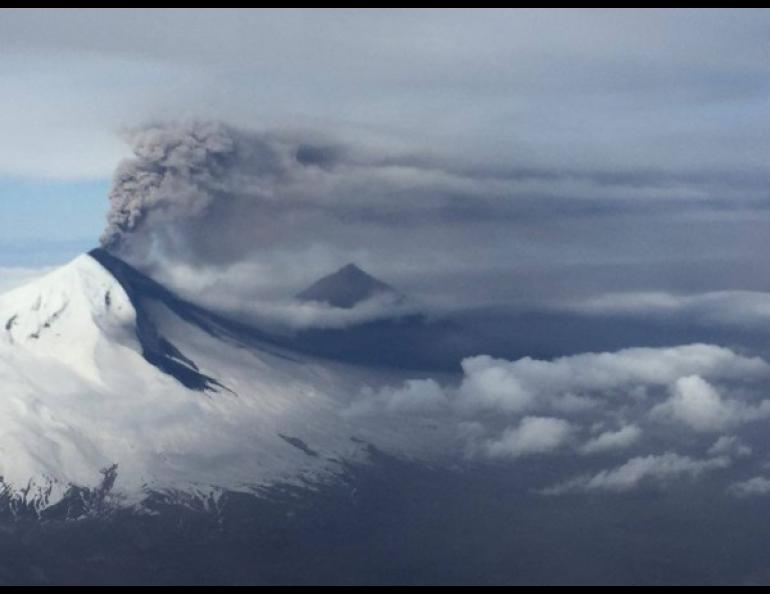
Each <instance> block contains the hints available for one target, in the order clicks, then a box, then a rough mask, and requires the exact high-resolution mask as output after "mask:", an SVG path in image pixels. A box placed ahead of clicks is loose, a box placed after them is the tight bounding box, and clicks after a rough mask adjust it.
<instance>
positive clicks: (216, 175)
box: [101, 123, 288, 250]
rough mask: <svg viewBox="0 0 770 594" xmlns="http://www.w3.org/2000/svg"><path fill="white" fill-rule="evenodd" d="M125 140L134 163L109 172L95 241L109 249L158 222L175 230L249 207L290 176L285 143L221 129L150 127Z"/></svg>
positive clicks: (122, 245)
mask: <svg viewBox="0 0 770 594" xmlns="http://www.w3.org/2000/svg"><path fill="white" fill-rule="evenodd" d="M126 139H127V141H128V142H129V144H130V145H131V148H132V149H133V152H134V158H132V159H128V160H125V161H123V162H122V163H121V164H120V165H119V167H118V169H117V171H116V173H115V176H114V179H113V183H112V188H111V189H110V193H109V200H110V210H109V213H108V215H107V222H108V224H107V228H106V229H105V231H104V233H103V234H102V237H101V242H102V245H103V246H104V247H107V248H109V249H113V250H121V249H125V248H127V247H128V248H130V247H132V245H131V244H133V243H135V242H134V241H133V235H139V236H141V235H142V234H144V233H147V232H148V231H154V232H157V231H158V227H159V225H158V224H159V223H160V224H161V225H166V226H168V227H174V226H178V225H183V224H186V223H190V222H192V221H206V220H213V219H215V218H216V216H217V215H218V214H219V213H221V212H222V211H227V210H228V209H229V210H235V209H238V208H243V207H244V206H245V207H252V208H253V207H254V206H256V205H257V203H258V202H259V201H260V200H269V199H270V198H271V195H272V189H273V186H274V185H275V183H276V181H277V180H278V179H281V178H283V177H285V176H286V175H287V173H288V167H287V164H286V160H288V155H286V152H285V150H286V147H285V145H283V144H282V143H280V142H279V141H277V140H276V139H270V138H268V137H267V136H261V135H258V134H254V133H246V132H243V131H238V130H235V129H234V128H231V127H228V126H225V125H223V124H213V123H195V124H187V125H158V126H150V127H147V128H142V129H136V130H132V131H130V132H128V133H126ZM244 200H249V201H251V202H252V204H241V202H243V201H244ZM153 226H155V228H152V227H153Z"/></svg>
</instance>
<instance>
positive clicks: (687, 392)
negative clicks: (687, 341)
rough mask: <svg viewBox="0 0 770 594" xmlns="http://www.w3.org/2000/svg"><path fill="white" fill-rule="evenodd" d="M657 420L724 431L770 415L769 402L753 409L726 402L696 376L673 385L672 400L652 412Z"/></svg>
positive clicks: (742, 404) (764, 401)
mask: <svg viewBox="0 0 770 594" xmlns="http://www.w3.org/2000/svg"><path fill="white" fill-rule="evenodd" d="M651 414H652V415H653V416H654V417H657V418H661V419H667V418H668V419H672V420H674V421H678V422H680V423H684V424H685V425H687V426H689V427H690V428H692V429H694V430H695V431H704V432H708V431H721V430H723V429H725V428H727V427H732V426H734V425H737V424H740V423H742V422H746V421H751V420H755V419H758V418H763V417H766V416H768V415H770V401H766V400H763V401H762V402H761V403H759V404H758V405H756V406H750V405H747V404H745V403H742V402H738V401H737V400H731V399H724V398H722V397H721V396H720V394H719V392H718V391H717V390H716V388H715V387H714V386H712V385H711V384H710V383H709V382H707V381H705V380H704V379H703V378H701V377H699V376H697V375H691V376H686V377H681V378H679V379H677V380H676V382H674V385H673V387H672V394H671V397H670V398H669V399H668V400H667V401H666V402H664V403H662V404H659V405H657V406H656V407H654V408H653V409H652V411H651Z"/></svg>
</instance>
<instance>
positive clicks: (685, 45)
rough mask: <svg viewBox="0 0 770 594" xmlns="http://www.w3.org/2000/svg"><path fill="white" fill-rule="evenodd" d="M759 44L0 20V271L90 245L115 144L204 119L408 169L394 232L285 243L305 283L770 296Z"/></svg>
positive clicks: (532, 30) (483, 29) (726, 29)
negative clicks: (724, 291)
mask: <svg viewBox="0 0 770 594" xmlns="http://www.w3.org/2000/svg"><path fill="white" fill-rule="evenodd" d="M768 32H770V13H768V12H766V11H749V10H736V11H697V12H693V11H673V10H663V11H652V10H647V11H636V10H620V11H600V10H584V11H556V10H548V11H524V10H508V11H497V10H476V11H459V10H441V11H384V10H359V11H328V10H326V11H321V10H293V11H289V10H272V11H267V10H260V11H242V10H227V11H225V10H222V11H211V10H209V11H191V10H185V11H181V10H167V11H156V10H102V11H92V10H66V11H64V10H61V11H57V10H45V11H33V10H7V9H4V10H2V12H0V81H1V82H2V89H3V92H2V93H1V94H0V135H1V137H2V138H3V142H2V143H0V209H2V216H0V266H14V265H18V266H29V265H49V264H54V263H57V262H60V261H63V260H65V259H66V258H68V257H70V256H72V255H74V254H76V253H77V252H78V251H81V250H83V249H86V248H87V247H89V246H91V245H95V244H96V242H97V238H98V236H99V234H100V233H101V231H102V227H103V220H104V215H105V213H106V211H107V208H108V204H107V199H106V194H107V191H108V188H109V185H110V178H111V176H112V173H113V171H114V169H115V167H116V165H117V163H118V161H119V160H120V159H122V158H124V157H127V156H129V155H130V154H131V151H130V148H129V146H128V145H127V144H126V143H125V142H124V140H123V139H122V138H121V136H120V134H119V132H120V131H121V130H123V129H125V128H129V127H135V126H141V125H145V124H147V123H148V122H153V123H157V122H165V121H170V120H180V119H203V120H218V121H224V122H227V123H229V124H231V125H233V126H236V127H238V128H247V129H252V130H257V131H259V130H270V131H276V130H278V131H281V132H282V133H284V134H285V133H292V134H297V135H315V136H313V137H318V136H319V135H320V136H322V137H323V138H331V139H333V142H334V144H335V145H339V146H343V147H345V150H346V151H347V154H350V153H354V154H366V155H369V156H371V155H374V157H376V158H380V159H385V160H387V159H391V161H392V160H397V161H398V162H399V163H402V164H403V163H408V164H409V167H410V168H411V169H414V171H412V170H411V169H410V171H409V173H410V176H411V177H409V176H405V177H404V180H403V181H400V182H399V183H398V186H397V190H398V195H399V199H398V200H396V201H394V205H395V206H394V207H393V209H392V212H389V219H388V221H387V222H383V221H382V220H381V217H380V219H378V220H377V221H369V220H365V221H364V222H363V224H360V225H358V227H357V229H358V230H359V231H358V233H354V232H346V231H345V230H344V229H340V228H338V226H330V227H329V229H330V231H329V233H328V234H326V235H324V234H319V235H317V236H314V237H313V238H312V241H310V240H308V239H307V237H306V236H305V237H299V236H298V237H293V236H291V234H288V235H286V236H284V237H283V241H282V242H280V245H279V246H276V249H277V248H278V247H280V249H281V250H283V252H286V251H287V250H288V251H289V252H292V249H293V252H294V253H295V254H296V255H297V258H301V259H302V261H303V262H305V263H307V262H312V268H314V269H315V272H317V268H318V267H319V266H335V265H337V264H344V263H345V261H347V260H349V259H356V260H359V261H361V263H362V264H364V265H366V266H367V267H368V268H370V269H373V272H375V273H377V274H379V275H380V276H384V277H386V278H387V280H390V281H391V282H397V283H398V284H400V285H402V286H405V287H406V289H408V290H410V291H413V292H416V293H418V294H428V293H431V292H436V290H437V288H439V287H441V288H442V289H443V290H446V291H448V292H449V293H450V294H451V295H460V294H462V295H464V296H466V297H467V298H468V299H471V300H483V299H486V300H504V299H509V298H511V297H515V296H522V295H524V296H525V297H527V296H534V297H541V296H554V295H556V296H559V295H560V294H561V293H563V292H565V291H566V292H573V293H601V292H602V291H605V290H610V289H614V290H617V289H624V288H627V289H634V290H639V289H655V290H672V291H701V290H712V289H719V288H743V289H746V288H748V289H770V282H767V281H765V278H764V277H765V276H770V275H766V274H765V268H764V262H765V261H766V256H765V254H767V253H770V240H769V239H768V238H769V237H770V233H768V231H770V216H769V215H770V211H769V210H768V205H769V204H770V200H768V191H767V188H768V183H767V182H768V181H770V180H769V179H768V178H769V177H770V176H769V175H768V159H767V157H768V154H770V150H769V149H770V134H768V132H769V131H770V130H768V128H770V118H768V116H769V115H770V110H769V108H770V60H769V59H768V57H770V56H768V53H769V51H770V36H769V35H768ZM374 157H372V158H374ZM415 171H416V173H415ZM437 171H439V172H440V174H441V175H439V174H437V173H436V172H437ZM344 173H345V172H344V171H343V172H341V173H339V172H338V173H337V178H335V184H342V185H343V186H344V187H348V186H345V180H342V181H340V180H339V179H338V178H339V176H344ZM369 173H370V172H369ZM369 173H367V175H368V174H369ZM392 173H393V172H392V171H389V172H388V175H389V176H391V177H390V178H389V179H391V180H392ZM442 176H443V177H442ZM447 178H451V180H450V181H451V182H452V185H451V189H452V192H453V194H452V197H451V201H450V200H448V199H447V196H446V195H445V194H446V192H448V189H447V188H449V187H450V186H448V184H449V182H448V181H447ZM365 179H369V178H365ZM372 179H373V181H376V180H377V179H379V177H378V176H377V175H375V176H374V177H373V178H372ZM410 183H412V184H414V188H415V190H414V192H411V191H410ZM333 187H335V188H336V187H338V185H334V186H333ZM458 188H459V189H458ZM387 189H388V190H389V191H393V187H392V186H389V187H388V188H387ZM460 190H461V191H460ZM369 193H370V194H371V200H373V201H376V199H377V196H376V194H377V188H376V187H375V188H369ZM426 197H427V198H426ZM437 197H440V198H441V199H442V200H444V201H443V202H441V201H439V202H438V207H437V208H436V209H435V210H431V208H430V207H426V209H425V210H424V211H423V212H420V213H415V208H414V204H415V203H416V202H419V203H420V204H428V205H434V204H436V203H437V202H436V200H437ZM367 199H369V194H367ZM379 214H380V215H381V214H382V213H379ZM332 229H333V232H332ZM362 229H364V230H365V231H362ZM301 230H302V231H303V232H304V231H305V229H304V228H301ZM334 238H338V239H336V240H335V239H334ZM292 246H293V248H292ZM268 247H269V246H268ZM260 248H261V249H262V250H263V251H262V255H261V256H260V255H259V254H257V255H256V256H252V257H251V258H250V262H258V263H259V264H260V266H268V268H260V270H266V269H269V266H270V265H269V264H265V260H269V259H270V258H268V257H267V256H266V255H265V254H266V253H267V252H269V251H270V250H269V249H268V248H265V246H260ZM265 250H266V251H265ZM311 256H312V257H311ZM282 258H283V259H282V260H281V266H282V267H283V266H284V264H285V261H286V260H285V256H282ZM271 262H273V264H274V263H275V259H274V258H273V259H272V260H271ZM297 266H298V267H299V266H300V264H297ZM304 266H305V267H306V268H308V265H307V264H304ZM426 268H429V270H430V274H426V272H425V271H426ZM310 274H311V272H310V271H308V272H307V274H304V275H295V277H293V278H292V280H297V279H298V278H300V277H301V279H302V280H303V282H304V279H305V278H306V277H309V276H310ZM479 279H481V281H482V282H479ZM287 282H288V281H287ZM524 285H526V286H524ZM523 286H524V288H522V287H523Z"/></svg>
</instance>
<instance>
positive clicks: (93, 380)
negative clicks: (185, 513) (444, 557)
mask: <svg viewBox="0 0 770 594" xmlns="http://www.w3.org/2000/svg"><path fill="white" fill-rule="evenodd" d="M392 380H393V377H392V375H389V374H388V372H385V371H372V370H369V369H366V368H363V367H355V366H349V365H344V364H340V363H334V362H331V361H328V360H321V359H317V358H313V357H312V356H309V355H302V354H298V353H297V352H296V351H294V350H291V349H290V348H287V345H286V344H282V343H281V341H280V340H278V339H274V338H273V337H271V336H270V335H269V334H266V333H264V332H261V331H259V330H258V329H255V328H253V327H250V326H248V325H244V324H241V323H239V322H237V321H232V320H229V319H226V318H223V317H221V316H218V315H216V314H214V313H211V312H209V311H206V310H205V309H203V308H201V307H198V306H196V305H194V304H192V303H190V302H187V301H185V300H182V299H180V298H179V297H177V296H176V295H175V294H174V293H173V292H171V291H169V290H167V289H166V288H164V287H163V286H161V285H160V284H158V283H156V282H154V281H153V280H151V279H149V278H148V277H146V276H144V275H143V274H141V273H140V272H138V271H137V270H135V269H134V268H132V267H131V266H129V265H128V264H126V263H124V262H123V261H121V260H119V259H117V258H115V257H114V256H112V255H110V254H109V253H107V252H105V251H103V250H95V251H93V252H91V253H90V254H87V255H82V256H80V257H78V258H76V259H75V260H73V261H72V262H70V263H69V264H67V265H66V266H64V267H62V268H60V269H58V270H56V271H54V272H52V273H50V274H48V275H47V276H45V277H43V278H41V279H39V280H37V281H35V282H33V283H32V284H29V285H27V286H24V287H21V288H18V289H16V290H14V291H11V292H9V293H6V294H4V295H1V296H0V384H1V385H2V386H3V390H2V391H3V398H2V399H0V476H1V477H2V485H3V489H4V490H5V492H4V495H5V497H6V499H8V498H10V499H14V498H16V499H23V500H25V501H26V502H32V503H33V504H34V505H36V506H38V507H44V506H47V505H51V504H52V503H54V502H56V501H58V500H59V499H61V498H62V497H63V496H64V495H65V494H66V493H67V491H68V490H69V489H71V488H72V487H73V486H76V487H82V488H93V487H96V486H98V485H100V484H101V483H102V482H103V480H104V477H105V472H106V469H110V468H114V467H115V465H117V467H116V468H117V471H116V472H117V479H116V482H115V485H114V492H116V493H119V494H121V495H122V496H124V497H126V498H127V499H128V500H129V501H135V500H137V498H138V499H141V498H142V497H143V496H144V494H146V493H147V492H148V491H164V490H182V491H189V490H198V491H205V492H208V491H211V490H215V489H227V490H251V489H254V488H255V487H259V486H262V485H265V484H269V483H274V482H296V481H300V480H307V479H309V478H310V479H321V478H323V477H328V476H333V475H334V474H335V473H336V472H338V471H340V469H341V468H343V466H344V464H345V463H347V462H352V461H363V460H365V459H366V455H367V454H366V452H367V448H368V445H367V444H374V445H376V446H377V447H379V448H383V449H385V450H390V451H399V452H409V451H410V450H414V448H417V447H418V446H417V444H418V443H419V442H420V440H419V438H418V436H419V434H420V431H421V430H420V427H419V425H418V424H417V423H415V425H414V426H410V425H409V423H406V424H404V421H403V419H401V420H400V421H399V423H398V426H395V425H394V426H393V427H388V426H383V424H382V420H381V419H380V420H378V421H377V422H376V423H375V422H371V424H367V423H366V421H363V420H361V419H356V420H355V421H353V420H349V418H348V417H347V416H346V415H345V414H344V411H345V410H346V409H347V407H348V406H349V405H350V403H351V401H352V400H353V399H355V398H356V397H357V395H358V394H359V393H360V391H361V389H362V387H363V386H377V385H379V384H381V383H385V382H388V381H392ZM435 441H436V440H435V439H433V442H435Z"/></svg>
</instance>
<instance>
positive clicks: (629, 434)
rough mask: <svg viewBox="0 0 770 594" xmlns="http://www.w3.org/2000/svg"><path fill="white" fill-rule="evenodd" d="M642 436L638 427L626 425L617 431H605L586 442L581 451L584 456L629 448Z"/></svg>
mask: <svg viewBox="0 0 770 594" xmlns="http://www.w3.org/2000/svg"><path fill="white" fill-rule="evenodd" d="M641 436H642V430H641V429H640V428H639V427H637V426H636V425H624V426H623V427H621V428H620V429H618V430H617V431H605V432H603V433H601V434H600V435H598V436H596V437H594V438H593V439H591V440H589V441H588V442H586V443H585V444H584V445H583V447H582V448H581V451H582V452H583V453H584V454H596V453H600V452H606V451H609V450H619V449H623V448H627V447H629V446H631V445H633V444H634V443H636V442H637V441H638V440H639V438H640V437H641Z"/></svg>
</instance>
